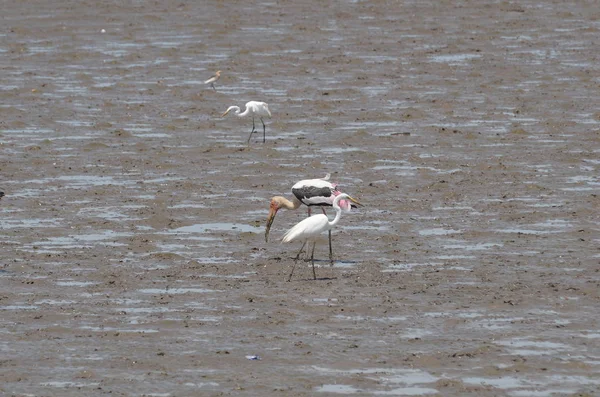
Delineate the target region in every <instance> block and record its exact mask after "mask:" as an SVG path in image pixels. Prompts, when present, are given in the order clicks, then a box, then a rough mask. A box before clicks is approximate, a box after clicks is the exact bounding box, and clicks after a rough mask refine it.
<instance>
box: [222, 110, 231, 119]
mask: <svg viewBox="0 0 600 397" xmlns="http://www.w3.org/2000/svg"><path fill="white" fill-rule="evenodd" d="M227 113H229V109H228V110H227V111H226V112H225V113H223V114H222V115H221V117H225V116H227Z"/></svg>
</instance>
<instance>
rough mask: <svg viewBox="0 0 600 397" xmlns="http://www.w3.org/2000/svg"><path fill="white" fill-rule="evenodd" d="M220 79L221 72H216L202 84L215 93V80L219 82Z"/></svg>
mask: <svg viewBox="0 0 600 397" xmlns="http://www.w3.org/2000/svg"><path fill="white" fill-rule="evenodd" d="M220 77H221V71H220V70H217V72H216V73H215V74H214V75H213V76H212V77H211V78H210V79H208V80H206V81H205V82H204V84H210V86H211V87H212V89H213V90H215V91H216V90H217V89H216V88H215V83H216V82H217V80H219V78H220Z"/></svg>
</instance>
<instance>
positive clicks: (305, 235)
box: [281, 193, 362, 281]
mask: <svg viewBox="0 0 600 397" xmlns="http://www.w3.org/2000/svg"><path fill="white" fill-rule="evenodd" d="M344 199H348V200H350V201H351V202H353V203H354V204H356V205H362V204H361V203H360V202H358V200H356V199H354V198H352V197H350V196H349V195H347V194H346V193H340V194H339V195H337V196H336V197H335V200H333V209H335V218H334V219H333V220H332V221H329V218H327V215H325V214H318V215H313V216H311V217H308V218H306V219H304V220H303V221H301V222H300V223H298V224H296V226H294V227H293V228H291V229H290V230H288V232H287V233H286V234H285V235H284V236H283V237H282V239H281V242H282V243H291V242H292V241H298V240H300V241H303V244H302V247H301V248H300V251H298V255H296V258H294V265H293V266H292V271H291V272H290V276H289V277H288V280H287V281H290V280H291V279H292V275H293V274H294V268H295V267H296V262H297V261H298V258H299V257H300V253H301V252H302V250H303V249H304V246H305V245H306V243H308V242H312V243H313V248H312V252H311V256H310V260H311V262H312V271H313V278H314V279H315V280H316V279H317V274H316V273H315V246H316V245H317V238H318V236H319V234H321V233H322V232H324V231H326V230H331V229H333V228H334V227H335V225H337V224H338V222H339V221H340V218H341V217H342V209H341V208H340V205H339V203H340V201H341V200H344Z"/></svg>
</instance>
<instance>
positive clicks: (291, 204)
mask: <svg viewBox="0 0 600 397" xmlns="http://www.w3.org/2000/svg"><path fill="white" fill-rule="evenodd" d="M329 177H330V174H327V175H326V176H325V178H322V179H304V180H302V181H300V182H298V183H296V184H295V185H294V186H292V194H293V195H294V196H293V197H292V201H290V200H288V199H286V198H285V197H282V196H275V197H272V198H271V203H270V205H269V216H268V218H267V227H266V229H265V241H266V242H268V241H269V231H270V230H271V225H272V224H273V221H274V220H275V215H277V211H279V210H280V209H281V208H285V209H287V210H296V209H298V208H299V207H300V206H301V205H302V204H304V205H306V206H307V207H308V216H310V215H311V207H312V206H319V207H321V210H322V211H323V214H325V208H324V207H331V206H332V205H333V200H334V199H335V196H337V195H338V194H341V192H340V191H339V190H337V185H336V184H335V183H331V182H328V180H329ZM340 207H341V208H342V209H343V210H345V211H350V209H351V208H352V205H351V203H350V202H349V201H348V200H342V201H341V202H340ZM325 215H326V214H325ZM329 260H330V261H331V262H332V263H333V248H332V247H331V230H329Z"/></svg>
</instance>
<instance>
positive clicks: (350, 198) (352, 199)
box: [347, 196, 363, 206]
mask: <svg viewBox="0 0 600 397" xmlns="http://www.w3.org/2000/svg"><path fill="white" fill-rule="evenodd" d="M347 199H348V200H350V201H352V202H353V203H354V204H356V205H358V206H362V205H363V204H362V203H361V202H360V201H358V200H357V199H355V198H353V197H350V196H348V197H347Z"/></svg>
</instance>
